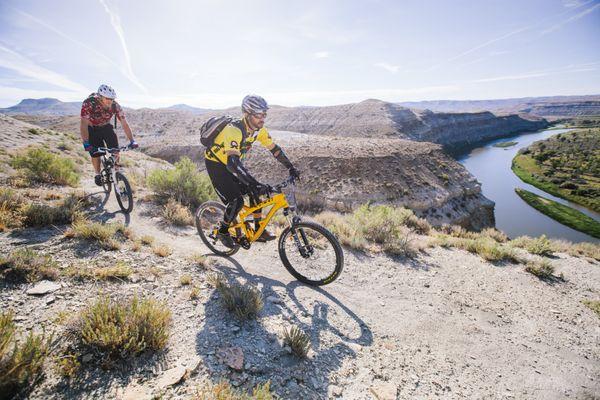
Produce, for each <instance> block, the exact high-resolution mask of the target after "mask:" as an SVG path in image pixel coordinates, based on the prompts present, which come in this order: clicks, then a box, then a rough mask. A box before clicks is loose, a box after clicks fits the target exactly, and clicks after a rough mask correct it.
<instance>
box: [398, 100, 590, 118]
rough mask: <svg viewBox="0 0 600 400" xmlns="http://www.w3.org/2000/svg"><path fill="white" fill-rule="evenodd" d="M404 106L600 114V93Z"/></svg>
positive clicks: (552, 114) (557, 114) (550, 114)
mask: <svg viewBox="0 0 600 400" xmlns="http://www.w3.org/2000/svg"><path fill="white" fill-rule="evenodd" d="M397 104H398V105H401V106H403V107H409V108H417V109H422V110H424V109H427V110H431V111H436V112H481V111H491V112H493V113H496V114H514V113H523V114H532V115H537V116H540V117H575V116H587V115H600V95H589V96H550V97H524V98H515V99H498V100H433V101H416V102H414V101H413V102H402V103H397Z"/></svg>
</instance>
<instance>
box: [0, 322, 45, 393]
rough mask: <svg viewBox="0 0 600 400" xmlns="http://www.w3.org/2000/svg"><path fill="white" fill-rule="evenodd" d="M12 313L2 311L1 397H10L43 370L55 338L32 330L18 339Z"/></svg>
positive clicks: (0, 347) (0, 328) (0, 351)
mask: <svg viewBox="0 0 600 400" xmlns="http://www.w3.org/2000/svg"><path fill="white" fill-rule="evenodd" d="M13 317H14V314H13V313H12V312H2V313H1V314H0V398H1V399H11V398H13V396H16V394H17V393H18V392H19V391H20V390H21V389H22V388H24V387H25V386H28V385H30V384H32V382H34V381H35V379H36V377H37V376H38V375H39V374H41V373H42V367H43V365H44V361H45V359H46V357H47V356H48V354H49V352H50V343H51V341H52V337H49V338H46V336H45V334H41V335H36V334H34V333H33V332H30V333H29V334H28V335H27V336H25V337H24V338H22V339H21V340H19V341H17V329H16V326H15V324H14V322H13Z"/></svg>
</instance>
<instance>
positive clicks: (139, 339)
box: [75, 296, 171, 358]
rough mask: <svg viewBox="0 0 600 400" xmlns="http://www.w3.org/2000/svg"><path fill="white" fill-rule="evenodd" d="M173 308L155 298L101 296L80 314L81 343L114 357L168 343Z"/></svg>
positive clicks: (132, 353) (78, 329) (131, 354)
mask: <svg viewBox="0 0 600 400" xmlns="http://www.w3.org/2000/svg"><path fill="white" fill-rule="evenodd" d="M170 329H171V311H170V310H169V309H168V308H167V307H166V305H165V304H163V303H159V302H157V301H156V300H153V299H141V300H140V299H139V298H138V297H137V296H135V297H134V298H133V299H131V300H115V299H111V298H109V297H101V298H99V299H98V300H96V301H95V302H94V303H92V304H91V305H89V306H88V307H87V308H86V309H85V310H84V311H82V312H81V314H80V315H79V320H78V322H77V324H76V330H75V331H76V334H77V337H78V338H79V339H80V340H81V342H82V343H83V344H84V345H86V346H89V347H91V348H93V349H94V350H97V351H100V352H101V353H103V354H105V355H107V356H109V357H110V358H127V357H131V356H135V355H137V354H139V353H141V352H143V351H145V350H155V351H156V350H161V349H163V348H164V347H165V346H166V345H167V341H168V340H169V333H170Z"/></svg>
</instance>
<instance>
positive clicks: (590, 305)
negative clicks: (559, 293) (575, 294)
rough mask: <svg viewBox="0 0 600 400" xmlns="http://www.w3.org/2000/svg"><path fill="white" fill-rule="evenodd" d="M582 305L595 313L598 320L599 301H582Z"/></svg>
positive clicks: (599, 316) (599, 313) (599, 311)
mask: <svg viewBox="0 0 600 400" xmlns="http://www.w3.org/2000/svg"><path fill="white" fill-rule="evenodd" d="M582 303H583V304H585V305H586V306H587V307H588V308H589V309H590V310H592V311H593V312H595V313H596V315H597V316H598V318H600V301H598V300H583V301H582Z"/></svg>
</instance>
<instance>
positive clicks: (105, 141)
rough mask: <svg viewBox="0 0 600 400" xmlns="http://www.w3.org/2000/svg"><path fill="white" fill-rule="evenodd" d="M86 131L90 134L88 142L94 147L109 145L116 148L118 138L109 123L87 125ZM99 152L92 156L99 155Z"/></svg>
mask: <svg viewBox="0 0 600 400" xmlns="http://www.w3.org/2000/svg"><path fill="white" fill-rule="evenodd" d="M88 133H89V135H90V144H91V145H92V146H94V147H96V148H98V147H110V148H118V147H119V139H117V134H116V133H115V130H114V129H113V126H112V125H111V124H106V125H102V126H88ZM100 156H101V154H94V155H92V157H94V158H97V157H100Z"/></svg>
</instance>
